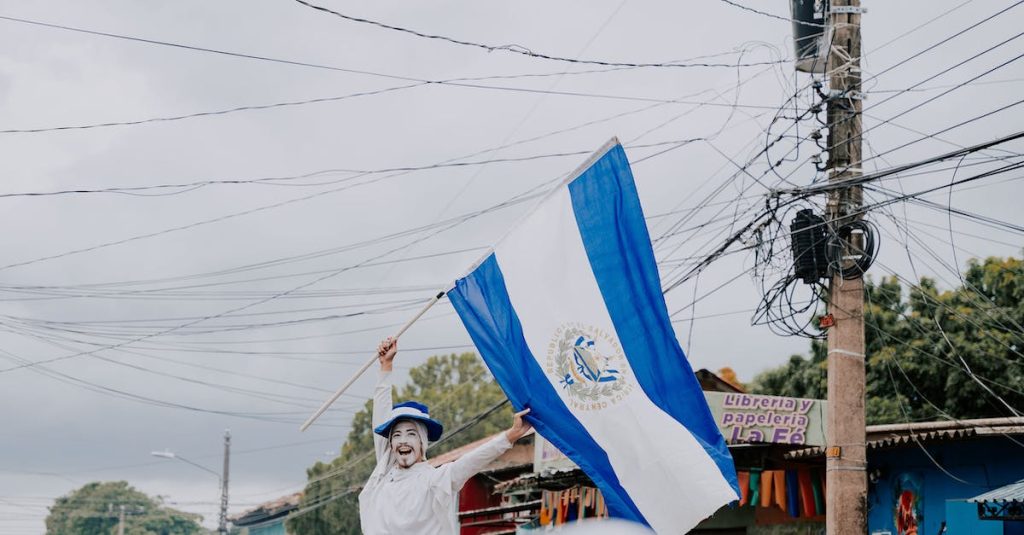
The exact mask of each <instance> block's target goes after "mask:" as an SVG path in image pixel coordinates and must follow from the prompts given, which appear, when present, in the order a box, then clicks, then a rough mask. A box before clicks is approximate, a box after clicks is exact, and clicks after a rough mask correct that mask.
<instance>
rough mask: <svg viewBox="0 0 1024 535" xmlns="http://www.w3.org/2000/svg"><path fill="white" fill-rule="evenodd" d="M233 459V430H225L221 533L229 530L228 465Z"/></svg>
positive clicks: (225, 534)
mask: <svg viewBox="0 0 1024 535" xmlns="http://www.w3.org/2000/svg"><path fill="white" fill-rule="evenodd" d="M230 461H231V430H230V429H225V430H224V471H223V472H221V478H220V525H219V526H218V527H217V531H218V532H219V533H220V534H221V535H227V532H228V466H229V464H230Z"/></svg>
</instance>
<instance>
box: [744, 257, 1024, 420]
mask: <svg viewBox="0 0 1024 535" xmlns="http://www.w3.org/2000/svg"><path fill="white" fill-rule="evenodd" d="M864 295H865V313H864V325H865V341H866V349H867V369H866V371H867V392H866V397H867V407H866V410H867V418H868V423H872V424H877V423H892V422H907V421H920V420H933V419H950V418H956V419H962V418H984V417H999V416H1011V415H1013V411H1016V410H1022V409H1024V343H1022V342H1024V328H1022V327H1021V326H1022V325H1024V262H1022V261H1021V260H1018V259H1015V258H1007V259H1003V258H988V259H986V260H984V261H977V260H971V261H970V262H969V263H968V267H967V270H966V272H965V273H964V274H963V280H962V284H961V285H960V286H958V287H957V288H955V289H953V290H947V291H940V290H939V289H938V286H937V284H936V282H935V281H934V280H932V279H929V278H922V279H921V281H920V283H919V284H917V285H914V286H912V287H911V288H910V289H909V291H908V292H904V289H903V287H902V286H901V284H900V282H899V280H898V279H896V278H895V277H888V278H884V279H882V280H881V281H879V282H877V283H875V282H873V281H870V280H869V281H868V282H867V284H866V285H865V290H864ZM825 357H826V347H825V344H824V343H823V342H821V341H814V342H812V344H811V355H810V356H809V357H806V358H805V357H803V356H800V355H793V356H791V357H790V360H789V361H788V362H787V363H786V364H784V365H782V366H780V367H777V368H774V369H771V370H768V371H765V372H763V373H761V374H759V375H758V376H757V377H755V378H754V381H753V383H752V385H751V387H752V391H754V392H758V393H764V394H775V395H783V396H795V397H811V398H824V397H825V395H826V378H825V374H826V362H825ZM1010 407H1012V408H1013V409H1011V408H1010Z"/></svg>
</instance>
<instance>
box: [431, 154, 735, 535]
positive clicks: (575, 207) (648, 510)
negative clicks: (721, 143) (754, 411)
mask: <svg viewBox="0 0 1024 535" xmlns="http://www.w3.org/2000/svg"><path fill="white" fill-rule="evenodd" d="M448 297H449V299H450V300H451V302H452V303H453V305H454V306H455V309H456V311H457V312H458V314H459V316H460V317H461V319H462V321H463V323H464V324H465V326H466V328H467V330H468V331H469V334H470V336H471V338H472V339H473V342H474V344H475V345H476V347H477V348H478V350H479V351H480V353H481V356H482V357H483V359H484V361H485V363H486V364H487V366H488V367H489V368H490V370H491V373H492V374H493V375H494V377H495V379H496V380H497V381H498V383H499V384H500V385H501V387H502V389H503V390H504V391H505V393H506V395H508V397H509V399H510V400H511V401H512V404H513V405H514V406H515V407H516V408H517V409H521V408H523V407H530V408H531V409H532V410H531V414H530V416H531V418H530V420H531V422H532V423H533V424H534V426H535V427H536V429H537V431H538V432H539V433H540V434H541V435H543V436H544V438H546V439H547V440H549V441H550V442H552V443H553V444H554V445H555V446H556V447H558V449H560V450H561V451H562V452H563V453H565V454H566V455H567V456H568V457H569V458H570V459H572V460H573V461H574V462H575V463H576V464H577V465H579V466H580V467H581V468H582V469H583V471H584V472H585V473H586V474H587V475H588V476H589V477H590V478H591V479H592V480H593V481H594V482H595V483H596V484H597V486H598V487H599V488H600V489H601V491H602V493H603V494H604V496H605V499H606V502H607V504H608V508H609V512H610V514H611V515H612V516H615V517H619V518H625V519H630V520H633V521H637V522H641V523H644V524H647V525H648V526H650V527H652V528H653V529H654V530H656V531H657V532H659V533H684V532H686V531H688V530H689V529H691V528H692V527H694V526H695V525H697V524H698V523H699V522H700V521H701V520H703V519H704V518H707V517H708V516H710V515H711V514H712V513H714V512H715V511H716V510H717V509H718V508H720V507H721V506H722V505H725V504H727V503H729V502H731V501H734V500H737V499H739V492H738V488H739V487H738V483H737V479H736V470H735V466H734V465H733V461H732V457H731V455H730V454H729V450H728V449H727V448H726V444H725V439H724V438H723V437H722V435H721V433H720V432H719V430H718V426H717V425H716V424H715V421H714V419H713V418H712V415H711V411H710V409H709V408H708V406H707V403H706V401H705V399H704V396H703V394H702V392H701V388H700V384H699V383H698V382H697V379H696V377H695V376H694V374H693V369H692V368H691V367H690V364H689V362H688V361H687V359H686V356H685V355H684V354H683V350H682V348H681V347H680V346H679V342H678V341H677V340H676V337H675V333H674V331H673V329H672V324H671V322H670V320H669V316H668V310H667V308H666V305H665V300H664V297H663V295H662V292H661V282H660V278H659V276H658V270H657V265H656V263H655V259H654V252H653V250H652V249H651V241H650V236H649V234H648V231H647V225H646V222H645V221H644V216H643V211H642V210H641V207H640V200H639V197H638V196H637V192H636V186H635V184H634V183H633V176H632V173H631V172H630V169H629V163H628V161H627V160H626V154H625V152H624V151H623V149H622V146H621V145H620V144H619V143H618V141H617V140H614V139H613V140H612V141H609V142H608V144H606V145H605V147H603V148H602V149H601V150H600V151H598V152H597V153H595V154H594V155H593V156H591V158H590V160H588V162H587V163H586V164H585V165H584V166H583V167H581V170H579V171H577V172H576V173H574V174H573V175H571V176H570V177H569V179H568V180H567V181H566V182H564V183H563V185H562V186H561V187H560V188H557V189H556V190H554V191H553V192H552V193H551V194H550V195H549V196H547V197H546V198H545V199H544V200H543V201H542V202H541V203H540V204H539V205H538V207H537V208H536V209H535V210H534V211H533V212H531V213H530V215H528V216H527V217H526V218H524V219H523V220H522V221H521V222H520V223H519V224H518V225H517V226H516V227H515V228H513V230H512V231H511V232H510V233H509V234H508V235H506V236H505V237H504V238H503V239H502V240H501V241H500V242H499V243H498V244H497V245H495V247H494V249H493V251H492V252H491V253H490V254H488V255H487V256H485V257H484V258H483V259H482V260H481V261H480V262H479V263H478V264H477V265H476V266H474V267H473V269H472V271H470V272H469V274H468V275H466V276H465V277H463V278H461V279H459V280H457V281H456V283H455V286H454V288H453V289H452V290H450V291H449V292H448Z"/></svg>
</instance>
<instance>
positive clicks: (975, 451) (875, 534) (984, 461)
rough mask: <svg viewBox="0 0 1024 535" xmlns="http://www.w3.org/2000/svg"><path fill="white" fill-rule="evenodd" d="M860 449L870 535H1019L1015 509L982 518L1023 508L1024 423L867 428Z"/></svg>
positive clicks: (1023, 519)
mask: <svg viewBox="0 0 1024 535" xmlns="http://www.w3.org/2000/svg"><path fill="white" fill-rule="evenodd" d="M867 446H868V533H869V534H871V535H924V534H929V535H930V534H935V535H940V534H948V535H957V534H971V535H1024V514H1020V508H1021V506H1019V505H1018V507H1017V511H1018V516H1016V517H1014V516H1013V515H1012V514H1002V515H999V514H994V515H991V516H992V518H986V517H985V515H984V514H983V512H984V511H986V510H987V508H986V505H987V506H988V508H991V509H994V512H995V513H1000V512H1003V513H1012V512H1013V503H1015V502H1014V500H1017V501H1016V503H1018V504H1021V503H1024V484H1021V483H1020V481H1021V480H1022V479H1024V418H995V419H982V420H961V421H941V422H919V423H909V424H892V425H873V426H868V428H867ZM822 456H823V451H822V450H821V448H812V449H808V450H802V451H800V452H796V453H794V454H792V455H790V458H792V459H798V458H802V459H811V458H822ZM1015 484H1016V485H1015Z"/></svg>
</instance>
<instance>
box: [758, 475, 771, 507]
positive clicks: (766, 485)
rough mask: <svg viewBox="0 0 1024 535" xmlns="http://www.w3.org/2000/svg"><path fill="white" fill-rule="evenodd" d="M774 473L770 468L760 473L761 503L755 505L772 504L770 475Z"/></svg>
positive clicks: (769, 505) (764, 505)
mask: <svg viewBox="0 0 1024 535" xmlns="http://www.w3.org/2000/svg"><path fill="white" fill-rule="evenodd" d="M774 473H775V472H774V471H772V470H765V471H764V472H762V473H761V503H759V504H755V505H760V506H761V507H771V506H772V475H773V474H774Z"/></svg>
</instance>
